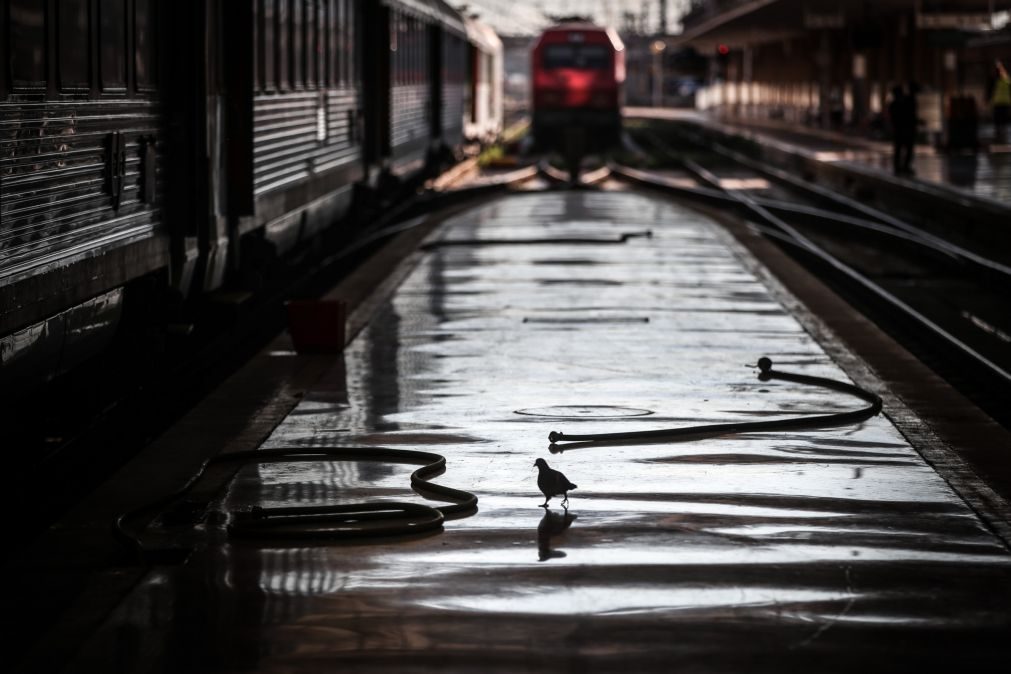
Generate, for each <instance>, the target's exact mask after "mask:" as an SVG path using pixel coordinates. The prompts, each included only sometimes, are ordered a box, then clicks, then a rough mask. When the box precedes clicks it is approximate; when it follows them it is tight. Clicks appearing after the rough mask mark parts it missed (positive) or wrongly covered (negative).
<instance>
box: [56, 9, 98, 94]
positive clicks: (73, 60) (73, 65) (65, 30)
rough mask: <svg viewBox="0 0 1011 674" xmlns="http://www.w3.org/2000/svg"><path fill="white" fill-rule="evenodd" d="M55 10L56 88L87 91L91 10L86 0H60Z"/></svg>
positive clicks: (88, 86) (88, 83)
mask: <svg viewBox="0 0 1011 674" xmlns="http://www.w3.org/2000/svg"><path fill="white" fill-rule="evenodd" d="M57 11H58V13H59V16H58V19H57V20H58V23H57V31H58V32H57V37H56V40H57V48H58V50H59V63H60V89H62V90H64V91H74V90H78V91H80V90H85V91H87V90H89V89H90V88H91V78H90V77H89V70H90V68H89V66H90V65H91V50H90V49H89V42H90V37H91V35H90V33H91V12H90V11H89V8H88V0H60V5H59V8H58V10H57Z"/></svg>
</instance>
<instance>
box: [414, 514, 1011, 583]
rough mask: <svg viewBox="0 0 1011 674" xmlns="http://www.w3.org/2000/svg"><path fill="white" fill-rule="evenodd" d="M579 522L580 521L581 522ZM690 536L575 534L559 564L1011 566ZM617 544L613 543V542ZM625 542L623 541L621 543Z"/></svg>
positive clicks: (970, 556)
mask: <svg viewBox="0 0 1011 674" xmlns="http://www.w3.org/2000/svg"><path fill="white" fill-rule="evenodd" d="M577 526H578V525H577ZM685 535H686V536H692V537H693V538H692V539H691V540H690V541H689V539H687V538H684V537H682V538H680V539H675V538H672V539H671V540H669V541H668V547H664V546H658V545H643V546H641V547H640V546H637V545H635V540H623V541H616V542H615V543H613V544H597V545H596V547H593V548H580V547H577V546H574V542H573V541H572V536H571V535H570V541H569V543H568V544H565V545H561V546H560V547H562V548H564V549H565V551H566V552H567V554H568V556H567V557H566V558H564V559H560V560H557V561H556V562H554V563H555V564H564V565H571V566H596V567H621V568H624V569H626V571H625V572H624V573H625V574H626V575H631V574H635V573H636V571H635V570H636V569H639V570H642V569H644V568H647V567H651V566H670V567H675V566H684V567H688V566H695V565H705V566H707V567H711V566H717V565H719V566H738V565H741V564H748V565H755V566H759V565H766V564H815V563H821V562H845V563H847V564H850V563H852V564H857V563H866V562H931V563H940V564H965V565H967V569H968V565H988V566H993V567H1011V559H1009V558H1008V557H1007V556H1006V555H1005V554H1004V550H1003V548H999V547H997V546H994V547H993V553H992V554H985V553H979V552H977V553H959V552H944V551H930V550H913V549H910V548H903V547H895V546H893V547H869V546H866V545H845V544H840V545H837V546H835V545H807V544H805V543H800V542H798V543H776V544H769V543H768V542H762V541H756V542H755V543H754V544H745V543H742V542H740V541H738V540H731V539H729V538H722V537H721V536H720V534H715V533H714V534H711V535H707V532H706V531H704V530H700V531H688V532H686V533H685ZM612 546H613V547H612ZM618 546H620V547H618ZM395 558H396V560H397V561H398V562H402V563H413V564H450V565H459V566H460V567H463V568H467V569H469V568H470V567H472V566H476V565H481V566H486V567H497V566H503V567H506V566H515V565H535V564H537V561H536V558H533V559H534V561H532V556H531V554H530V550H527V549H525V548H520V547H508V548H504V547H498V548H497V547H494V546H491V545H485V546H483V547H481V548H480V549H476V548H475V549H472V550H444V551H439V552H437V553H427V552H422V553H418V554H407V555H396V556H395Z"/></svg>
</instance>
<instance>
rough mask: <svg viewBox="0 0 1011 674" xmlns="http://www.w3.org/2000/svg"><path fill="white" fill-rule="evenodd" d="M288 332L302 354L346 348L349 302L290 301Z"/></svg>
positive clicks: (288, 305)
mask: <svg viewBox="0 0 1011 674" xmlns="http://www.w3.org/2000/svg"><path fill="white" fill-rule="evenodd" d="M285 307H286V308H287V310H288V332H290V333H291V340H292V341H293V342H294V343H295V350H296V351H298V352H299V353H340V352H341V351H343V350H344V340H345V336H346V331H345V323H346V321H347V302H345V301H343V300H291V301H289V302H287V303H286V304H285Z"/></svg>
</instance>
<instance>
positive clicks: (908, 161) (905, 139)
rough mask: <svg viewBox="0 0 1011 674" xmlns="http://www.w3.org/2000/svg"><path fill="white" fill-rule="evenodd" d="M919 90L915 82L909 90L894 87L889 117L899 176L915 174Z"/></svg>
mask: <svg viewBox="0 0 1011 674" xmlns="http://www.w3.org/2000/svg"><path fill="white" fill-rule="evenodd" d="M917 91H918V87H917V86H916V85H915V84H911V85H910V90H909V91H908V92H907V91H905V90H904V89H903V88H902V87H900V86H894V87H892V102H891V103H890V104H889V105H888V117H889V119H890V120H891V122H892V171H893V172H894V173H895V175H897V176H901V175H913V152H914V149H915V147H916V127H917V125H918V124H919V116H918V110H917V107H918V106H917V103H916V93H917Z"/></svg>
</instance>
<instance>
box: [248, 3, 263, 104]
mask: <svg viewBox="0 0 1011 674" xmlns="http://www.w3.org/2000/svg"><path fill="white" fill-rule="evenodd" d="M261 5H263V0H253V53H252V54H250V57H251V58H252V59H253V93H254V94H256V93H258V92H259V91H260V90H261V88H260V73H262V72H263V23H262V22H261V21H260V15H261V13H262V11H263V7H262V6H261Z"/></svg>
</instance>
